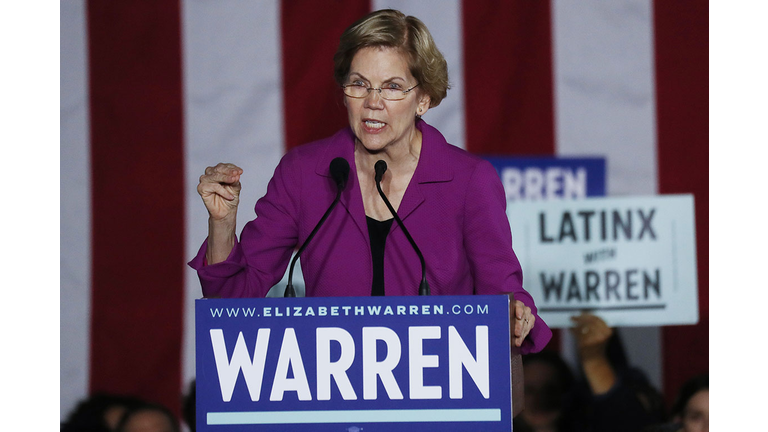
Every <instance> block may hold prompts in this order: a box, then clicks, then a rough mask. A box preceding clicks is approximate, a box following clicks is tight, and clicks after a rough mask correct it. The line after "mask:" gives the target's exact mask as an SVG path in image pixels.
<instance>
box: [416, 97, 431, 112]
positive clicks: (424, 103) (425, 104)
mask: <svg viewBox="0 0 768 432" xmlns="http://www.w3.org/2000/svg"><path fill="white" fill-rule="evenodd" d="M430 102H431V99H430V97H429V96H428V95H426V94H425V95H422V96H421V99H420V100H419V105H418V106H417V107H416V115H418V116H423V115H424V114H426V113H427V111H428V110H429V103H430Z"/></svg>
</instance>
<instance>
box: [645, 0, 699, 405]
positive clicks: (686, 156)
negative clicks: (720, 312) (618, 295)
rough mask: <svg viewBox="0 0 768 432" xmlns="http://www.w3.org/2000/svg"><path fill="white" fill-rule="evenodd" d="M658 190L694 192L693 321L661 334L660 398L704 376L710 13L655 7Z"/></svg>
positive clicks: (690, 6)
mask: <svg viewBox="0 0 768 432" xmlns="http://www.w3.org/2000/svg"><path fill="white" fill-rule="evenodd" d="M653 8H654V22H655V24H654V31H655V40H656V43H655V45H656V46H655V50H656V91H657V94H656V100H657V129H658V158H659V160H658V163H659V192H660V193H663V194H669V193H693V195H694V199H695V202H696V247H697V264H698V281H699V314H700V316H701V319H700V322H699V324H698V325H695V326H677V327H666V328H664V331H663V340H664V341H663V344H664V345H663V349H664V353H665V354H664V359H665V362H664V393H665V394H666V395H667V397H668V398H669V401H670V402H671V399H672V398H673V397H674V396H675V394H676V393H677V391H678V390H679V388H680V385H681V384H682V383H683V382H684V381H685V380H686V379H688V378H690V377H691V376H693V375H695V374H699V373H706V372H708V371H709V307H708V305H709V7H708V5H707V3H706V2H698V1H684V2H668V1H654V4H653Z"/></svg>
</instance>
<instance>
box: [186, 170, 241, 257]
mask: <svg viewBox="0 0 768 432" xmlns="http://www.w3.org/2000/svg"><path fill="white" fill-rule="evenodd" d="M242 174H243V170H242V169H241V168H240V167H238V166H236V165H234V164H231V163H219V164H218V165H216V166H215V167H208V168H206V169H205V174H203V175H202V176H200V183H199V184H198V185H197V193H199V194H200V197H201V198H202V199H203V203H204V204H205V208H206V209H207V210H208V249H207V250H206V253H205V259H206V261H207V264H209V265H210V264H216V263H220V262H222V261H225V260H226V259H227V257H228V256H229V254H230V252H232V248H233V247H234V245H235V230H236V227H237V206H238V204H240V189H241V185H240V175H242Z"/></svg>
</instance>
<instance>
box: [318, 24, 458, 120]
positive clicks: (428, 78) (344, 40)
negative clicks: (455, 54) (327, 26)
mask: <svg viewBox="0 0 768 432" xmlns="http://www.w3.org/2000/svg"><path fill="white" fill-rule="evenodd" d="M367 47H390V48H395V49H398V50H401V51H402V52H403V53H404V54H405V55H406V56H407V57H408V65H409V68H410V72H411V75H413V77H414V78H416V80H417V81H418V83H419V88H420V89H421V91H423V92H425V93H426V94H427V95H428V96H429V98H430V108H431V107H436V106H438V105H440V102H441V101H442V100H443V99H444V98H445V96H446V95H447V93H448V89H449V88H450V85H449V84H448V63H447V62H446V61H445V57H443V54H442V53H441V52H440V50H438V49H437V45H435V41H434V40H433V39H432V35H431V34H430V33H429V30H427V26H425V25H424V23H423V22H421V20H419V19H418V18H416V17H413V16H406V15H405V14H403V13H402V12H400V11H396V10H393V9H382V10H378V11H375V12H372V13H370V14H368V15H366V16H365V17H363V18H361V19H360V20H358V21H357V22H355V23H354V24H352V25H351V26H350V27H349V28H347V29H346V30H345V31H344V33H343V34H342V35H341V39H340V41H339V48H338V49H337V50H336V55H334V56H333V63H334V70H333V76H334V78H335V79H336V82H337V83H338V84H339V85H342V84H345V82H346V80H347V77H348V75H349V69H350V67H351V65H352V59H353V58H354V57H355V54H357V52H358V51H359V50H361V49H362V48H367Z"/></svg>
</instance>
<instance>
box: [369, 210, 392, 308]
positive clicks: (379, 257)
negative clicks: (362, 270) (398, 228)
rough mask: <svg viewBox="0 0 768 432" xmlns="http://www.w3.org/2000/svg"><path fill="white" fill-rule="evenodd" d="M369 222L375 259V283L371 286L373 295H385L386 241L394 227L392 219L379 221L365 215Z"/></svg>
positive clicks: (372, 257)
mask: <svg viewBox="0 0 768 432" xmlns="http://www.w3.org/2000/svg"><path fill="white" fill-rule="evenodd" d="M365 219H366V221H367V222H368V236H369V237H370V238H371V259H372V260H373V284H372V286H371V295H372V296H383V295H384V243H385V242H386V241H387V234H389V229H390V228H391V227H392V221H394V220H395V219H394V218H393V219H389V220H385V221H377V220H376V219H373V218H370V217H368V216H366V217H365Z"/></svg>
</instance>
